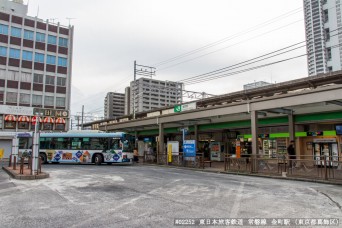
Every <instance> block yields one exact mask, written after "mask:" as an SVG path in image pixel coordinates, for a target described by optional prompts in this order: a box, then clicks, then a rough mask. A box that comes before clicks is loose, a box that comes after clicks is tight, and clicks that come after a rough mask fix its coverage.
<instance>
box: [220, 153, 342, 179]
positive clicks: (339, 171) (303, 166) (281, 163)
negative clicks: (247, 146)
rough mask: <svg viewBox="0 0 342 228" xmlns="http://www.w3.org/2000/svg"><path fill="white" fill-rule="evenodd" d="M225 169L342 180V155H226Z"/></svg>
mask: <svg viewBox="0 0 342 228" xmlns="http://www.w3.org/2000/svg"><path fill="white" fill-rule="evenodd" d="M224 171H229V172H238V173H239V172H245V173H260V174H266V175H282V176H288V177H291V176H292V177H303V178H311V179H320V180H339V181H342V157H338V156H319V157H313V156H312V155H310V156H300V158H299V159H288V158H287V157H279V158H260V157H257V156H252V155H251V156H250V157H246V158H233V157H230V156H226V157H225V165H224Z"/></svg>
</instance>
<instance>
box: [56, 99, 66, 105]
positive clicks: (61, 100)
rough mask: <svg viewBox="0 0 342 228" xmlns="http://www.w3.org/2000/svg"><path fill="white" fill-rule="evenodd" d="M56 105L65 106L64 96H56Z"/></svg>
mask: <svg viewBox="0 0 342 228" xmlns="http://www.w3.org/2000/svg"><path fill="white" fill-rule="evenodd" d="M56 106H57V107H65V97H56Z"/></svg>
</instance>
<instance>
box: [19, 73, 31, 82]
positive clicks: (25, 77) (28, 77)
mask: <svg viewBox="0 0 342 228" xmlns="http://www.w3.org/2000/svg"><path fill="white" fill-rule="evenodd" d="M20 81H21V82H31V81H32V75H31V73H25V72H21V79H20Z"/></svg>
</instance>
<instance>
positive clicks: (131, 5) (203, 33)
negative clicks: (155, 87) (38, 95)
mask: <svg viewBox="0 0 342 228" xmlns="http://www.w3.org/2000/svg"><path fill="white" fill-rule="evenodd" d="M25 3H27V1H25ZM37 14H38V17H39V18H42V19H44V20H45V19H54V21H55V22H57V21H59V22H60V23H61V24H62V25H68V24H69V21H68V20H67V19H66V18H74V19H72V20H70V23H71V24H72V25H74V26H75V34H74V35H75V37H74V50H73V51H74V54H73V72H72V100H71V112H72V114H76V113H77V112H81V106H82V104H83V105H84V106H85V112H89V113H93V114H97V115H99V116H103V103H104V97H105V95H106V93H107V92H111V91H113V92H124V88H125V87H126V86H128V85H129V82H130V81H132V80H133V64H134V60H136V61H137V63H138V64H141V65H148V66H156V65H157V63H160V62H162V61H165V60H169V59H172V58H174V57H177V56H180V55H182V54H184V53H188V52H190V51H194V50H197V49H199V48H202V47H205V46H207V45H209V44H215V42H217V41H222V42H218V44H217V45H210V47H209V48H203V49H201V51H200V52H195V53H193V54H192V55H188V56H186V57H184V58H177V59H176V61H172V62H168V63H167V64H163V65H157V68H156V69H157V75H156V77H155V79H159V80H170V81H179V80H183V79H186V78H189V77H193V76H196V75H200V74H204V73H207V72H210V71H214V70H217V69H221V68H223V67H228V66H231V65H233V64H237V63H240V62H243V61H246V60H249V59H252V58H255V57H258V56H261V55H264V54H266V53H269V52H273V51H276V50H278V49H281V48H284V47H286V46H290V45H292V44H295V43H299V42H302V41H304V40H305V32H304V20H303V19H304V17H303V1H302V0H244V1H241V0H240V1H236V0H98V1H90V0H54V1H52V0H30V1H29V15H30V16H36V15H37ZM305 52H306V49H305V48H299V49H298V50H297V51H292V52H289V53H288V54H286V55H285V54H283V55H279V56H277V57H274V58H271V59H269V60H265V61H263V62H259V63H256V64H254V65H252V66H259V65H262V64H267V63H270V62H274V61H279V60H283V59H287V58H291V57H294V56H298V55H301V54H305ZM249 67H251V66H248V68H249ZM246 68H247V66H246V67H245V68H240V69H236V70H234V71H237V70H242V69H246ZM306 76H307V64H306V57H300V58H296V59H293V60H290V61H286V62H283V63H279V64H275V65H271V66H268V67H264V68H259V69H257V70H253V71H248V72H245V73H241V74H235V75H232V76H229V77H223V78H220V79H216V80H211V81H207V82H203V83H199V84H192V85H186V86H185V89H186V90H190V91H198V92H206V93H210V94H217V95H218V94H223V93H229V92H234V91H238V90H242V88H243V85H244V84H248V83H252V82H255V81H266V82H271V83H276V82H283V81H287V80H291V79H296V78H302V77H306Z"/></svg>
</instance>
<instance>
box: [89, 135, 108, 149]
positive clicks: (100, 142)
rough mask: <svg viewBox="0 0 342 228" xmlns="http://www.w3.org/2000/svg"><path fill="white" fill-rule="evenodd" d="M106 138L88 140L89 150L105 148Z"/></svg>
mask: <svg viewBox="0 0 342 228" xmlns="http://www.w3.org/2000/svg"><path fill="white" fill-rule="evenodd" d="M107 144H108V143H107V139H106V138H90V149H91V150H104V149H105V148H107Z"/></svg>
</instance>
